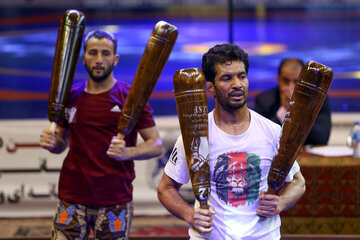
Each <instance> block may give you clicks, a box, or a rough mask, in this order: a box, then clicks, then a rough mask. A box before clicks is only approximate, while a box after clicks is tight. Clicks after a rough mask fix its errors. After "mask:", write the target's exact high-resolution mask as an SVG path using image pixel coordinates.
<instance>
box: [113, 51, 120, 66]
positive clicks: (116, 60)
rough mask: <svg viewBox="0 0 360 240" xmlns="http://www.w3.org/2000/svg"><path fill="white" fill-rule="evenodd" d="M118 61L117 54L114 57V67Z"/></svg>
mask: <svg viewBox="0 0 360 240" xmlns="http://www.w3.org/2000/svg"><path fill="white" fill-rule="evenodd" d="M118 61H119V54H116V55H115V61H114V66H116V65H117V63H118Z"/></svg>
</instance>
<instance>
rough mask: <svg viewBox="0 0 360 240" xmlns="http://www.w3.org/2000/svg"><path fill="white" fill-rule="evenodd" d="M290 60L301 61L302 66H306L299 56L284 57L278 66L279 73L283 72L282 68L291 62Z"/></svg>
mask: <svg viewBox="0 0 360 240" xmlns="http://www.w3.org/2000/svg"><path fill="white" fill-rule="evenodd" d="M290 61H295V62H297V63H299V65H300V66H301V67H302V66H304V62H303V61H302V60H301V59H299V58H284V59H283V60H281V62H280V65H279V68H278V74H279V75H280V74H281V69H282V67H283V66H284V64H285V63H287V62H290Z"/></svg>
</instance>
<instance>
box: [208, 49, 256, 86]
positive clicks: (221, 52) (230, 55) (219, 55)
mask: <svg viewBox="0 0 360 240" xmlns="http://www.w3.org/2000/svg"><path fill="white" fill-rule="evenodd" d="M237 60H239V61H242V62H243V63H244V65H245V71H246V74H247V73H248V71H249V55H248V54H247V53H246V52H245V51H244V50H243V49H242V48H239V46H237V45H235V44H230V43H224V44H218V45H215V46H214V47H212V48H210V49H209V51H207V53H205V54H204V55H203V58H202V71H203V73H204V76H205V79H206V81H209V82H214V80H215V76H216V72H215V64H217V63H220V64H223V63H226V62H228V61H237Z"/></svg>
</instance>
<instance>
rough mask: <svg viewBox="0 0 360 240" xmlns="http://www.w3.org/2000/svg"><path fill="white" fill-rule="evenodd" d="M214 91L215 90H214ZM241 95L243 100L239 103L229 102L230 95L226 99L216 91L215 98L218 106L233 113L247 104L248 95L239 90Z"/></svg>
mask: <svg viewBox="0 0 360 240" xmlns="http://www.w3.org/2000/svg"><path fill="white" fill-rule="evenodd" d="M215 89H216V88H215ZM239 91H241V92H242V94H243V100H242V101H239V102H232V103H231V102H230V100H229V99H230V94H228V98H225V97H223V96H222V95H221V94H220V93H219V92H218V91H217V90H216V96H217V99H218V102H219V104H220V105H221V106H222V107H223V108H224V109H226V110H230V111H234V110H238V109H241V108H242V107H244V106H245V105H246V103H247V98H248V95H247V93H246V92H245V91H243V90H239Z"/></svg>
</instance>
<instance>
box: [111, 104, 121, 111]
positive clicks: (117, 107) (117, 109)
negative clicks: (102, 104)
mask: <svg viewBox="0 0 360 240" xmlns="http://www.w3.org/2000/svg"><path fill="white" fill-rule="evenodd" d="M110 112H121V109H120V108H119V106H118V105H115V106H114V107H113V108H112V109H111V110H110Z"/></svg>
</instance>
